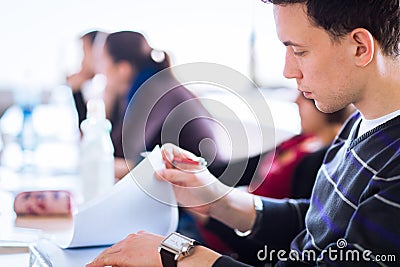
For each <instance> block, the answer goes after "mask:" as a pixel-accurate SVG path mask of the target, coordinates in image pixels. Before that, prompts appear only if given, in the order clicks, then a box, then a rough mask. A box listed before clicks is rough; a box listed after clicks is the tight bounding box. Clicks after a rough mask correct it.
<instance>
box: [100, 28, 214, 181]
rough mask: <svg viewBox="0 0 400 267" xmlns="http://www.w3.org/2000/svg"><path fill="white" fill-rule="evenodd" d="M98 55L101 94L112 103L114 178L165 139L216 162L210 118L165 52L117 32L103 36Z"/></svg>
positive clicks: (139, 36)
mask: <svg viewBox="0 0 400 267" xmlns="http://www.w3.org/2000/svg"><path fill="white" fill-rule="evenodd" d="M102 59H103V63H104V74H105V76H106V78H107V85H106V88H105V96H106V99H108V100H109V101H111V102H113V103H114V107H113V110H112V112H111V114H112V115H111V121H112V122H114V123H113V129H112V132H111V137H112V140H113V144H114V149H115V153H114V155H115V174H116V178H122V177H123V176H124V175H126V174H127V173H128V172H129V167H133V166H134V165H136V164H137V163H138V162H139V161H140V160H141V159H142V157H141V153H142V152H144V151H149V150H152V149H153V148H154V146H156V145H162V143H165V142H171V143H175V144H178V143H179V146H181V147H183V148H185V149H186V150H188V151H191V152H193V153H196V154H201V155H202V156H204V157H205V158H206V160H207V162H209V163H210V164H211V165H215V164H219V162H220V158H221V157H220V155H219V151H218V150H217V149H215V143H217V140H215V135H214V127H215V125H214V121H213V120H212V119H211V115H210V114H209V113H208V111H207V110H206V109H205V108H204V106H203V105H202V103H201V102H200V101H199V100H198V99H197V97H196V96H195V95H194V94H193V93H192V92H190V91H189V90H188V89H186V88H185V87H183V86H181V85H179V83H178V82H177V80H176V79H175V77H174V75H173V74H172V72H171V70H170V69H169V67H170V59H169V56H168V54H167V53H166V52H164V51H159V50H155V49H153V48H152V47H151V46H150V45H149V43H148V42H147V40H146V38H145V37H144V36H143V34H141V33H139V32H134V31H119V32H114V33H111V34H110V35H108V36H107V38H106V41H105V45H104V51H103V58H102ZM161 71H162V74H161V75H157V79H150V78H151V77H153V76H154V75H155V74H157V73H161ZM139 88H140V90H139ZM124 123H125V124H124ZM202 141H204V142H203V143H202ZM201 143H202V144H203V147H201ZM199 144H200V145H199ZM204 153H205V154H207V155H205V154H204ZM128 165H129V166H128Z"/></svg>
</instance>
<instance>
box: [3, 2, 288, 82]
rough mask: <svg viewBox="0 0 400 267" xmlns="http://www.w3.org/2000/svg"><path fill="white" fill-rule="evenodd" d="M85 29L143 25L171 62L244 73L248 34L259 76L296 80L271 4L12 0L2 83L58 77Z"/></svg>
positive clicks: (74, 61)
mask: <svg viewBox="0 0 400 267" xmlns="http://www.w3.org/2000/svg"><path fill="white" fill-rule="evenodd" d="M90 29H102V30H106V31H117V30H135V31H140V32H142V33H144V34H145V35H146V37H147V38H148V40H149V42H150V44H151V45H152V46H153V47H154V48H157V49H162V50H165V51H167V52H168V53H169V54H170V56H171V58H172V63H173V64H174V65H175V64H182V63H189V62H195V61H206V62H214V63H220V64H224V65H227V66H229V67H232V68H234V69H236V70H238V71H240V72H242V73H244V74H245V75H248V76H249V77H254V75H252V74H251V73H250V69H251V68H250V53H251V49H250V47H251V38H252V37H251V36H252V34H253V36H254V37H255V42H254V52H255V58H256V61H255V64H254V66H255V71H254V73H255V77H256V79H257V82H259V84H261V85H263V86H282V85H289V86H292V85H293V84H292V83H291V82H288V81H287V80H285V79H284V78H283V77H282V69H283V60H284V47H283V45H282V44H281V43H280V42H279V41H278V39H277V37H276V33H275V25H274V21H273V15H272V5H269V4H264V3H262V2H261V1H260V0H250V1H249V0H235V1H232V0H218V1H216V0H202V1H194V0H186V1H185V0H168V1H165V0H147V1H138V0H56V1H54V0H35V1H32V0H13V1H7V2H5V1H3V3H2V7H1V8H0V33H1V45H0V48H1V49H0V59H1V60H0V88H6V89H9V87H11V88H12V87H15V86H25V85H33V84H34V85H36V86H41V87H42V88H51V87H53V86H56V85H59V84H61V83H63V82H64V80H65V76H66V75H67V74H69V73H71V72H73V71H75V70H76V69H77V68H78V67H79V64H80V59H81V46H80V42H79V39H78V38H79V36H80V35H81V34H82V33H84V32H86V31H87V30H90Z"/></svg>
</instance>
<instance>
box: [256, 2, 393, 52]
mask: <svg viewBox="0 0 400 267" xmlns="http://www.w3.org/2000/svg"><path fill="white" fill-rule="evenodd" d="M262 1H263V2H269V3H272V4H275V5H282V6H284V5H289V4H295V3H300V4H304V5H305V6H306V7H307V15H308V17H309V18H310V21H311V22H312V23H313V24H314V25H315V26H318V27H321V28H323V29H325V30H326V31H327V32H328V33H329V35H330V36H331V38H332V39H333V40H334V41H339V40H340V39H341V37H343V36H344V35H346V34H348V33H350V32H351V31H352V30H354V29H356V28H364V29H366V30H368V31H369V32H370V33H371V34H372V35H373V36H374V38H375V39H376V40H377V41H378V43H379V44H380V46H381V49H382V53H383V54H385V55H387V56H394V57H396V56H399V55H400V51H399V50H400V49H399V43H400V4H399V0H262Z"/></svg>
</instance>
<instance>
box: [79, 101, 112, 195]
mask: <svg viewBox="0 0 400 267" xmlns="http://www.w3.org/2000/svg"><path fill="white" fill-rule="evenodd" d="M81 130H82V133H83V138H82V142H81V160H80V175H81V181H82V193H83V198H84V202H87V201H89V200H92V199H93V198H95V197H97V196H99V195H102V194H104V193H106V192H107V191H108V190H110V188H111V187H112V186H113V185H114V147H113V144H112V141H111V137H110V131H111V123H110V121H109V120H107V119H106V116H105V107H104V102H103V100H101V99H92V100H89V101H88V103H87V118H86V120H84V121H83V122H82V123H81Z"/></svg>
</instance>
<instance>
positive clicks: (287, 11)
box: [88, 0, 400, 267]
mask: <svg viewBox="0 0 400 267" xmlns="http://www.w3.org/2000/svg"><path fill="white" fill-rule="evenodd" d="M270 2H272V3H273V4H274V15H275V22H276V29H277V33H278V37H279V39H280V40H281V41H282V43H283V44H284V45H285V46H286V49H287V50H286V65H285V69H284V75H285V77H287V78H294V79H296V81H297V84H298V89H299V90H300V91H301V92H302V93H303V94H304V96H305V97H307V98H310V99H314V101H315V104H316V106H317V107H318V108H319V109H320V110H321V111H324V112H334V111H337V110H339V109H341V108H343V107H345V106H346V105H348V104H350V103H353V104H354V105H355V106H356V107H357V109H358V110H359V113H356V114H355V115H354V116H353V117H352V118H351V119H350V120H349V121H348V122H347V123H346V124H345V126H344V128H343V129H342V131H341V133H340V135H339V137H338V138H337V139H336V140H335V141H334V143H333V145H332V146H331V148H330V149H329V150H328V152H327V154H326V158H325V160H324V163H323V166H322V167H321V170H320V172H319V175H318V178H317V181H316V184H315V187H314V191H313V195H312V197H311V199H310V200H309V201H294V200H283V201H277V200H273V199H262V204H263V205H260V202H259V201H258V198H257V197H255V198H254V200H253V197H252V196H251V195H249V194H246V193H244V192H240V191H238V190H232V191H230V192H229V190H230V189H229V188H227V187H225V186H224V185H222V184H221V183H220V182H218V180H216V179H215V177H213V176H212V175H211V174H210V173H209V172H207V171H199V172H198V173H193V172H190V173H189V172H182V171H180V170H178V169H173V168H168V169H167V170H165V171H163V172H162V173H160V174H159V176H160V177H161V178H162V179H165V180H168V181H170V182H172V183H173V184H179V187H178V186H177V187H176V188H175V189H176V190H175V193H176V196H177V199H178V201H179V203H181V205H184V206H192V207H196V208H194V210H196V211H197V212H200V213H202V214H205V215H208V216H210V217H213V218H215V219H218V220H220V221H221V222H223V223H225V224H227V225H228V226H230V227H231V228H236V229H238V230H240V231H246V230H249V229H251V230H252V233H251V234H250V236H248V238H253V239H255V240H258V241H259V242H263V243H264V244H265V245H266V246H265V248H266V249H265V251H260V252H259V253H258V255H254V257H257V256H258V257H260V258H263V259H266V260H268V259H270V258H271V257H272V256H275V257H277V258H278V259H279V260H280V261H279V262H278V265H279V266H289V265H290V266H302V265H318V266H326V265H331V264H336V265H340V266H361V265H362V266H377V265H393V266H398V265H399V263H400V255H399V253H400V227H399V225H398V220H399V218H400V197H399V196H400V130H399V129H400V116H399V115H400V56H399V38H400V37H399V35H400V22H399V18H400V4H399V1H398V0H371V1H356V0H348V1H343V0H330V1H321V0H303V1H302V0H292V1H290V0H270ZM163 151H164V153H165V157H166V159H169V160H170V159H171V158H172V157H182V153H181V151H179V149H178V148H176V147H175V148H173V150H172V151H170V150H169V149H166V148H164V150H163ZM184 155H185V156H183V157H190V155H189V156H188V155H187V154H186V153H184ZM167 165H168V167H171V166H169V164H167ZM204 185H207V186H204ZM227 192H229V193H228V194H226V193H227ZM215 200H216V201H215ZM208 203H211V204H209V205H203V204H208ZM162 240H163V237H159V236H155V235H152V234H150V233H143V232H139V233H137V234H132V235H131V236H129V237H128V238H126V239H125V240H123V241H121V242H120V243H117V244H116V245H114V246H112V247H110V248H109V249H106V250H105V251H104V252H103V253H102V254H100V255H99V257H98V258H96V259H95V260H94V262H93V263H91V264H89V265H88V266H90V267H95V266H105V265H116V266H162V262H161V257H160V255H159V254H158V252H157V248H158V246H159V244H160V242H161V241H162ZM175 240H180V239H179V237H175ZM168 241H170V240H167V243H168ZM183 243H185V242H183ZM289 244H290V251H281V250H277V249H279V248H282V247H287V246H288V245H289ZM271 249H275V250H274V251H272V250H271ZM161 251H162V249H161ZM273 253H275V254H274V255H271V254H273ZM164 254H165V253H164ZM161 256H162V258H163V264H164V266H174V264H176V262H175V263H174V261H173V258H172V259H171V260H170V262H169V261H168V260H167V259H165V255H163V254H161ZM169 264H171V265H169ZM175 266H176V265H175ZM177 266H180V267H182V266H215V267H217V266H243V264H241V263H238V262H235V261H234V260H232V259H230V258H228V257H226V256H221V255H219V254H218V253H215V252H213V251H211V250H208V249H207V248H205V247H202V246H195V248H194V249H193V252H192V253H191V255H190V256H187V257H181V259H180V260H178V262H177Z"/></svg>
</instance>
